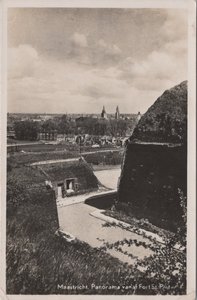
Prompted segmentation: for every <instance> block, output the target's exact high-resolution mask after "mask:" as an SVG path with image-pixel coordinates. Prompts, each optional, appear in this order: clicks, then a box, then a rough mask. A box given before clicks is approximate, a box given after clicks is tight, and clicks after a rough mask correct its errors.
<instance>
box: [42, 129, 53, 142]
mask: <svg viewBox="0 0 197 300" xmlns="http://www.w3.org/2000/svg"><path fill="white" fill-rule="evenodd" d="M38 139H39V140H43V141H56V140H57V130H50V131H42V132H39V136H38Z"/></svg>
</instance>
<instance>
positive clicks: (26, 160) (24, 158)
mask: <svg viewBox="0 0 197 300" xmlns="http://www.w3.org/2000/svg"><path fill="white" fill-rule="evenodd" d="M95 151H96V153H90V154H85V155H83V156H84V158H85V160H86V161H87V162H88V163H91V164H93V165H97V166H98V165H119V164H121V162H122V157H123V151H122V150H120V151H113V150H112V151H110V152H99V150H95ZM80 156H81V154H80V153H79V151H78V150H77V149H75V150H72V151H71V150H61V151H60V150H59V151H55V150H54V151H46V152H44V151H43V152H34V153H21V152H15V153H13V154H10V157H9V159H8V165H12V166H13V167H17V166H19V165H24V164H31V163H34V162H38V161H44V160H58V159H68V158H74V157H80Z"/></svg>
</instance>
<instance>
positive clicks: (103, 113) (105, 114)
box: [101, 106, 107, 119]
mask: <svg viewBox="0 0 197 300" xmlns="http://www.w3.org/2000/svg"><path fill="white" fill-rule="evenodd" d="M101 118H103V119H107V113H106V111H105V106H103V110H102V112H101Z"/></svg>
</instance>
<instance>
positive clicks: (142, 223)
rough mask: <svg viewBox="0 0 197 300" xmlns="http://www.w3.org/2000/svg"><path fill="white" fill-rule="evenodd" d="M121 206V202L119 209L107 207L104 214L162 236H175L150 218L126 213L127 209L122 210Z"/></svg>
mask: <svg viewBox="0 0 197 300" xmlns="http://www.w3.org/2000/svg"><path fill="white" fill-rule="evenodd" d="M120 206H121V205H120V204H119V208H117V209H116V208H114V207H113V210H112V209H107V210H105V211H104V212H103V214H104V215H106V216H109V217H112V218H115V219H117V220H119V221H122V222H125V223H128V224H130V225H132V226H135V227H140V228H141V229H144V230H147V231H150V232H153V233H156V234H158V235H160V236H163V237H167V236H168V237H169V236H173V234H172V233H171V232H170V231H168V230H165V229H163V228H159V227H157V226H155V225H153V224H151V223H150V222H149V221H148V219H137V218H135V217H134V216H132V215H131V214H129V213H126V211H125V210H124V211H122V210H121V207H120Z"/></svg>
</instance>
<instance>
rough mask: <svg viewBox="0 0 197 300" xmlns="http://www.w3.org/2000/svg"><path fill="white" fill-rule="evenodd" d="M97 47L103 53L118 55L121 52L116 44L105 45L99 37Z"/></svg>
mask: <svg viewBox="0 0 197 300" xmlns="http://www.w3.org/2000/svg"><path fill="white" fill-rule="evenodd" d="M98 48H99V50H100V51H103V53H105V54H106V55H112V56H113V55H120V54H121V52H122V51H121V50H120V48H119V47H118V46H117V45H115V44H113V45H107V44H106V42H105V41H104V40H103V39H100V40H99V41H98Z"/></svg>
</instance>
